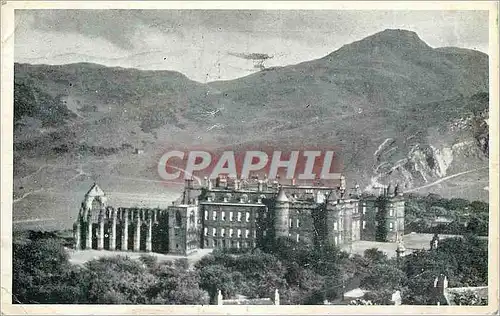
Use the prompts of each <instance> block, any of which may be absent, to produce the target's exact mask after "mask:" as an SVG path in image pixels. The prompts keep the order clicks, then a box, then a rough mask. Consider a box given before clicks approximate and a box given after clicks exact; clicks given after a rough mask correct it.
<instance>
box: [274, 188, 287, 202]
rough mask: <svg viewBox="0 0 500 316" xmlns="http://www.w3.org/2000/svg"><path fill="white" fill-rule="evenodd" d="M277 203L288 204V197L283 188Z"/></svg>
mask: <svg viewBox="0 0 500 316" xmlns="http://www.w3.org/2000/svg"><path fill="white" fill-rule="evenodd" d="M276 201H277V202H288V201H289V200H288V197H287V196H286V194H285V190H283V188H280V191H279V193H278V197H277V198H276Z"/></svg>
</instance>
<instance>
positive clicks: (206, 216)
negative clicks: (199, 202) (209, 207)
mask: <svg viewBox="0 0 500 316" xmlns="http://www.w3.org/2000/svg"><path fill="white" fill-rule="evenodd" d="M205 220H206V221H208V211H205Z"/></svg>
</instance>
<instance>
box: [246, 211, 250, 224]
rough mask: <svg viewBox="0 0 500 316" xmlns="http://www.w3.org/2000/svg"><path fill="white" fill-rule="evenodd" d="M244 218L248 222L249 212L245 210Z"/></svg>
mask: <svg viewBox="0 0 500 316" xmlns="http://www.w3.org/2000/svg"><path fill="white" fill-rule="evenodd" d="M245 220H246V221H247V222H249V221H250V212H246V214H245Z"/></svg>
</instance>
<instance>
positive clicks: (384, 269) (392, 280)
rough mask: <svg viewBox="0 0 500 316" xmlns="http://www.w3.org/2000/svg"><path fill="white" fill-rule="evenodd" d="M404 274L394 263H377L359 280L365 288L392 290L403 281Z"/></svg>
mask: <svg viewBox="0 0 500 316" xmlns="http://www.w3.org/2000/svg"><path fill="white" fill-rule="evenodd" d="M405 278H406V276H405V274H404V272H403V271H401V270H399V269H398V268H397V267H396V265H390V264H385V263H377V264H375V265H373V266H372V267H371V268H370V269H369V271H368V273H367V275H366V276H365V277H364V278H363V279H362V280H361V285H362V286H363V287H364V288H366V289H377V290H380V289H388V290H394V289H396V288H398V287H400V286H401V284H402V283H403V281H405Z"/></svg>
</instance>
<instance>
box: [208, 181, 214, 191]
mask: <svg viewBox="0 0 500 316" xmlns="http://www.w3.org/2000/svg"><path fill="white" fill-rule="evenodd" d="M212 188H213V184H212V179H208V189H209V190H212Z"/></svg>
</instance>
